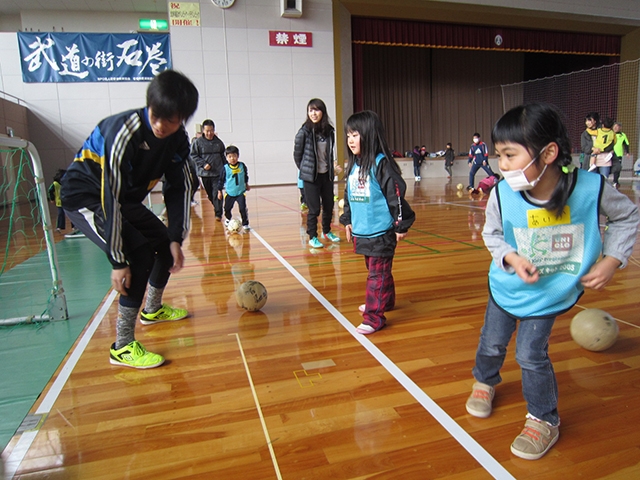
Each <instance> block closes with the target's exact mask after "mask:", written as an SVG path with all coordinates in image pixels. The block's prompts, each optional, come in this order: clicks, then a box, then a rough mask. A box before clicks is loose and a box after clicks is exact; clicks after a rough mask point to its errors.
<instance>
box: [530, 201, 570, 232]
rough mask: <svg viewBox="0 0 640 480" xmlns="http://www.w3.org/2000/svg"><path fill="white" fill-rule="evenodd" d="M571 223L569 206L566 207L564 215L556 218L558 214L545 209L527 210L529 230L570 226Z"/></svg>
mask: <svg viewBox="0 0 640 480" xmlns="http://www.w3.org/2000/svg"><path fill="white" fill-rule="evenodd" d="M570 223H571V208H569V206H568V205H566V206H565V207H564V210H563V211H562V215H560V217H556V214H555V213H553V212H550V211H549V210H547V209H545V208H535V209H531V210H527V224H528V226H529V228H542V227H552V226H555V225H568V224H570Z"/></svg>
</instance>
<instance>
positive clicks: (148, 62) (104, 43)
mask: <svg viewBox="0 0 640 480" xmlns="http://www.w3.org/2000/svg"><path fill="white" fill-rule="evenodd" d="M18 44H19V46H20V58H21V62H20V63H21V64H22V79H23V81H24V82H26V83H64V82H141V81H148V80H151V79H152V78H153V77H154V76H155V75H157V74H158V73H160V72H161V71H163V70H166V69H168V68H171V48H170V44H169V34H149V33H147V34H145V33H118V34H112V33H30V32H29V33H27V32H18Z"/></svg>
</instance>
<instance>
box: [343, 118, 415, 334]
mask: <svg viewBox="0 0 640 480" xmlns="http://www.w3.org/2000/svg"><path fill="white" fill-rule="evenodd" d="M345 130H346V133H347V146H348V147H349V163H348V165H347V170H346V172H347V182H346V187H345V193H344V213H343V214H342V215H341V216H340V223H342V224H343V225H344V226H345V230H346V234H347V241H349V242H351V241H352V240H353V249H354V251H355V253H358V254H360V255H364V261H365V265H366V266H367V271H368V272H369V273H368V276H367V294H366V301H365V304H364V305H361V306H360V311H361V312H362V316H363V317H364V318H363V321H362V323H361V324H360V325H359V326H358V327H357V328H356V331H357V332H358V333H362V334H364V335H368V334H370V333H373V332H377V331H378V330H380V329H381V328H382V327H384V326H385V324H386V317H385V316H384V313H385V312H386V311H388V310H391V309H392V308H393V307H394V306H395V301H396V290H395V284H394V282H393V275H392V274H391V267H392V264H393V255H394V253H395V250H396V245H397V243H398V241H399V240H402V239H403V238H405V237H406V236H407V231H408V230H409V227H411V225H412V224H413V221H414V220H415V214H414V213H413V210H411V207H410V206H409V204H408V203H407V201H406V200H405V198H404V194H405V191H406V189H407V186H406V184H405V182H404V180H403V179H402V174H401V171H400V167H399V166H398V164H397V163H396V162H395V160H394V159H393V157H392V156H391V153H390V150H389V147H388V146H387V142H386V140H385V135H384V127H383V126H382V122H381V121H380V118H379V117H378V115H376V114H375V113H374V112H372V111H368V110H367V111H364V112H359V113H355V114H353V115H351V117H349V119H348V120H347V125H346V127H345Z"/></svg>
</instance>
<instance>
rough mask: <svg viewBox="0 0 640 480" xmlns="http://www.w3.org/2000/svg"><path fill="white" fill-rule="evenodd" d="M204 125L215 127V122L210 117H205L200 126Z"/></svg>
mask: <svg viewBox="0 0 640 480" xmlns="http://www.w3.org/2000/svg"><path fill="white" fill-rule="evenodd" d="M204 127H213V129H214V130H215V129H216V124H215V123H213V120H211V119H210V118H207V119H206V120H205V121H204V122H202V128H204Z"/></svg>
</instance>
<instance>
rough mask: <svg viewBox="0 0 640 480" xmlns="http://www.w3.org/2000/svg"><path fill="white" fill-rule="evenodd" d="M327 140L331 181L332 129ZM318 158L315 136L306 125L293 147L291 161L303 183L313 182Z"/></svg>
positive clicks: (333, 132) (334, 139) (316, 172)
mask: <svg viewBox="0 0 640 480" xmlns="http://www.w3.org/2000/svg"><path fill="white" fill-rule="evenodd" d="M330 128H331V133H330V134H329V138H328V145H327V155H328V158H327V161H328V163H329V178H330V179H331V180H332V181H333V163H334V161H335V155H334V145H335V143H336V137H335V131H334V129H333V127H330ZM317 159H318V156H317V152H316V134H315V132H314V131H313V130H309V129H308V128H307V127H306V125H302V127H300V130H298V133H297V134H296V139H295V142H294V145H293V160H294V161H295V162H296V166H297V167H298V170H300V179H301V180H304V181H305V182H315V180H316V177H317V176H318V160H317Z"/></svg>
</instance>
